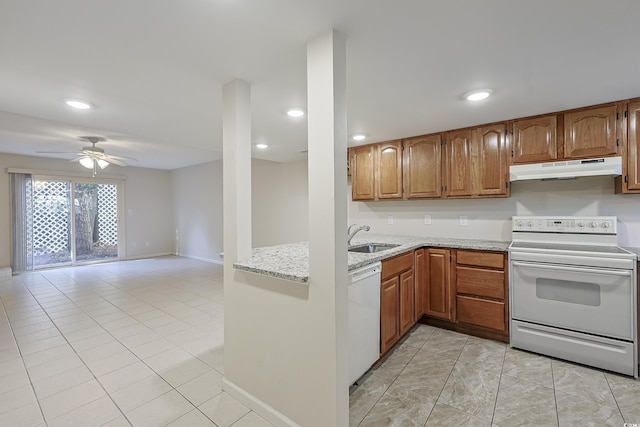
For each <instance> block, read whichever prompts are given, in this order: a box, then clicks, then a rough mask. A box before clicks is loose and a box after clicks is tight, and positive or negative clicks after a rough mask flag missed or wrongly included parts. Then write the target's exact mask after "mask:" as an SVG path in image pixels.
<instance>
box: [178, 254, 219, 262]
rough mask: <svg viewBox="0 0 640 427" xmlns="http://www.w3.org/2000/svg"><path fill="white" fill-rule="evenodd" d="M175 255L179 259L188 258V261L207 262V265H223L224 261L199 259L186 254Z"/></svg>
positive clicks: (199, 257)
mask: <svg viewBox="0 0 640 427" xmlns="http://www.w3.org/2000/svg"><path fill="white" fill-rule="evenodd" d="M175 255H176V256H179V257H182V258H189V259H195V260H198V261H204V262H208V263H209V264H218V265H224V261H222V260H220V259H213V258H205V257H201V256H196V255H188V254H182V253H176V254H175Z"/></svg>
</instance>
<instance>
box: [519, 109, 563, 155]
mask: <svg viewBox="0 0 640 427" xmlns="http://www.w3.org/2000/svg"><path fill="white" fill-rule="evenodd" d="M557 122H558V118H557V116H556V115H555V114H552V115H550V116H543V117H535V118H533V119H525V120H516V121H515V122H513V143H512V146H511V150H512V151H513V153H512V155H513V159H512V162H513V163H530V162H551V161H553V160H556V159H557V158H558V145H557V143H558V123H557Z"/></svg>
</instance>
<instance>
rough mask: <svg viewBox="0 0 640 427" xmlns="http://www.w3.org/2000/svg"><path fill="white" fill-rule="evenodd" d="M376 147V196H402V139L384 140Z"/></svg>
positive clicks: (394, 197)
mask: <svg viewBox="0 0 640 427" xmlns="http://www.w3.org/2000/svg"><path fill="white" fill-rule="evenodd" d="M375 147H376V150H377V152H376V155H377V156H376V157H377V160H376V162H377V163H376V164H377V167H376V185H375V189H376V198H377V199H379V200H388V199H401V198H402V141H391V142H384V143H381V144H377V145H375Z"/></svg>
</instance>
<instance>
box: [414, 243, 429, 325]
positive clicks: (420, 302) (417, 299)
mask: <svg viewBox="0 0 640 427" xmlns="http://www.w3.org/2000/svg"><path fill="white" fill-rule="evenodd" d="M426 252H427V250H426V249H424V248H420V249H417V250H416V251H415V252H414V262H413V283H414V285H415V296H414V299H413V301H414V310H413V314H414V316H415V319H414V321H415V322H417V321H418V320H420V318H421V317H422V315H423V314H424V310H425V307H426V305H427V304H426V303H427V286H426V285H427V279H426V277H425V273H426V267H427V266H426V255H425V254H426Z"/></svg>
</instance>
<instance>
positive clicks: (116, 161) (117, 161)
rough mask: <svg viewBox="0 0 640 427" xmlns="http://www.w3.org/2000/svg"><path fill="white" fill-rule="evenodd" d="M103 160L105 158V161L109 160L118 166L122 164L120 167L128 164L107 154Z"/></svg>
mask: <svg viewBox="0 0 640 427" xmlns="http://www.w3.org/2000/svg"><path fill="white" fill-rule="evenodd" d="M105 160H106V161H107V162H109V163H113V164H114V165H118V166H122V167H126V166H128V165H127V164H126V163H124V162H121V161H120V160H116V159H114V158H113V157H111V156H107V157H106V158H105Z"/></svg>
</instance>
